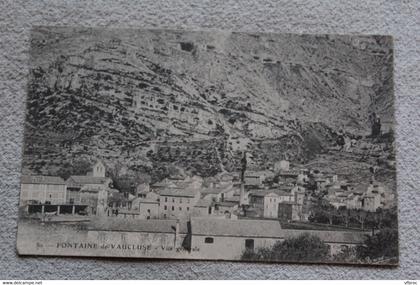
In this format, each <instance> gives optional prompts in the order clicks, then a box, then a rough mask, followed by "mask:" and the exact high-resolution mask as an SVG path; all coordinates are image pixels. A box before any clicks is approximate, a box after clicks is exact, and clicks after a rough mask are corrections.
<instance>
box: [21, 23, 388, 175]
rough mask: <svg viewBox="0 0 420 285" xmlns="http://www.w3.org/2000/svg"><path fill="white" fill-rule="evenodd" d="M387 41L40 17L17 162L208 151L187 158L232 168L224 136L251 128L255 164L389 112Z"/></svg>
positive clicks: (161, 158) (208, 168)
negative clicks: (64, 26) (182, 148)
mask: <svg viewBox="0 0 420 285" xmlns="http://www.w3.org/2000/svg"><path fill="white" fill-rule="evenodd" d="M390 48H391V42H390V39H389V38H387V37H348V36H296V35H272V34H255V35H251V34H242V33H222V32H219V33H201V32H200V33H196V32H177V31H160V30H154V31H129V30H128V31H118V30H117V31H103V30H91V29H86V30H81V29H79V30H78V29H76V30H60V29H59V28H57V29H52V30H51V29H48V30H47V29H42V28H39V29H37V30H35V31H34V34H33V40H32V50H31V52H32V55H31V56H32V63H33V66H32V68H31V77H30V84H29V90H28V101H27V128H26V147H25V159H24V167H25V168H27V169H29V170H32V171H35V172H51V171H54V169H55V168H57V167H59V165H60V163H62V161H63V160H66V161H71V160H72V159H75V158H77V157H81V156H86V157H92V158H93V157H101V158H102V159H104V160H105V161H106V160H108V161H109V162H110V163H112V161H116V160H123V161H124V162H125V163H128V164H129V165H132V166H135V167H143V168H145V169H149V170H150V169H152V168H153V167H156V164H163V163H169V162H171V163H174V164H177V165H179V166H182V167H187V166H188V165H190V166H191V165H195V164H194V163H195V162H194V161H198V159H200V160H201V161H203V160H206V159H207V161H208V163H207V164H208V165H202V164H200V163H199V164H197V165H196V166H193V167H192V168H193V169H191V171H192V172H194V173H198V174H201V175H204V176H206V175H210V174H214V173H215V172H217V171H218V170H220V168H223V167H227V168H228V169H232V170H234V169H235V168H236V166H235V161H236V160H235V157H236V156H237V155H238V154H237V153H235V152H234V151H232V149H230V147H229V144H228V143H227V142H228V141H229V139H231V138H234V137H245V138H248V139H250V140H251V141H252V143H251V144H249V145H248V146H247V148H248V151H250V152H251V153H252V154H253V156H254V157H255V160H256V161H259V163H261V164H262V165H264V164H265V163H266V162H267V161H271V160H274V159H277V158H278V157H280V156H284V153H285V152H287V153H288V156H289V158H290V159H292V160H296V161H305V160H308V159H311V157H312V156H313V155H314V154H316V153H319V152H322V151H323V149H325V147H326V145H327V144H328V142H329V140H331V136H332V133H333V131H334V130H337V129H338V128H342V129H344V130H345V131H348V132H358V133H367V132H368V131H369V124H368V117H369V114H370V113H371V112H373V111H375V112H377V113H378V114H379V115H381V116H382V118H383V121H386V120H391V119H392V106H393V98H392V78H389V76H390V74H392V73H391V72H390V71H391V68H392V65H391V62H392V50H391V49H390ZM208 141H218V142H219V143H217V146H209V145H211V144H208V143H206V142H208ZM168 142H169V143H170V142H176V143H184V144H185V145H186V146H188V145H189V144H194V145H195V146H194V147H193V148H194V150H195V151H197V152H200V153H201V154H203V153H204V154H205V155H208V156H209V157H207V156H200V155H198V156H197V155H194V154H193V152H191V155H185V156H175V157H171V159H169V158H165V157H166V156H165V155H164V154H162V153H159V152H158V151H157V149H160V150H162V148H161V147H160V146H159V145H161V144H165V143H168ZM197 142H202V143H197ZM200 148H201V149H200ZM212 148H213V149H217V150H218V152H219V153H215V154H212V153H211V149H212ZM174 149H176V147H175V148H174ZM270 152H271V153H270ZM169 153H170V152H169ZM221 157H222V158H221ZM229 161H231V162H229ZM232 161H233V162H232ZM190 168H191V167H190Z"/></svg>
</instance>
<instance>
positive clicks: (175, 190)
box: [156, 179, 201, 219]
mask: <svg viewBox="0 0 420 285" xmlns="http://www.w3.org/2000/svg"><path fill="white" fill-rule="evenodd" d="M200 183H201V181H199V180H197V179H191V180H190V179H188V180H186V181H180V182H177V183H174V185H175V186H171V187H164V188H161V189H159V190H156V193H157V194H158V195H159V216H160V218H162V219H170V218H188V217H189V216H191V214H192V210H193V207H194V205H195V204H196V203H197V201H198V200H199V199H200V196H201V193H200V188H199V187H198V185H201V184H200Z"/></svg>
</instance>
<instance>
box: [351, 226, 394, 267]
mask: <svg viewBox="0 0 420 285" xmlns="http://www.w3.org/2000/svg"><path fill="white" fill-rule="evenodd" d="M357 255H358V257H359V258H361V259H365V260H366V259H370V260H375V259H385V258H397V257H398V231H397V230H396V229H382V230H380V231H379V232H378V233H376V234H375V235H373V236H368V237H367V239H366V242H365V244H364V245H362V246H359V247H357Z"/></svg>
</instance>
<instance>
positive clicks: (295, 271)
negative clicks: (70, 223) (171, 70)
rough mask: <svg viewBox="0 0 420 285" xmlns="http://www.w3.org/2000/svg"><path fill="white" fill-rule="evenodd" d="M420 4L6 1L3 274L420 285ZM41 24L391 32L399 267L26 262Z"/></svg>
mask: <svg viewBox="0 0 420 285" xmlns="http://www.w3.org/2000/svg"><path fill="white" fill-rule="evenodd" d="M418 19H420V2H419V1H417V0H400V1H383V0H371V1H364V0H354V1H322V0H307V1H303V0H300V1H297V0H268V1H263V0H245V1H233V0H228V1H224V0H214V1H202V0H195V1H193V0H186V1H179V0H175V1H170V2H168V1H163V0H144V1H141V2H140V1H139V2H133V1H131V2H130V1H128V2H124V3H123V2H119V1H111V0H98V1H90V2H85V1H78V0H69V1H66V2H64V1H62V2H59V1H52V0H46V1H23V0H5V1H1V2H0V26H1V27H2V28H1V31H0V43H1V44H0V45H1V49H0V50H1V53H0V74H1V75H0V76H1V78H2V79H1V80H0V176H1V177H0V189H1V190H0V198H1V201H2V203H1V204H0V213H2V218H1V219H0V228H1V229H2V231H1V232H0V239H1V243H0V252H2V257H3V258H2V259H1V261H0V276H2V278H6V279H8V278H10V279H22V278H39V279H40V278H47V279H57V278H58V279H60V278H66V279H71V278H73V279H74V278H82V279H83V278H98V279H101V278H111V279H112V278H122V279H129V278H131V279H142V278H143V279H156V278H161V279H180V278H188V279H192V278H194V279H195V278H201V279H210V278H211V279H221V278H225V279H239V278H240V279H250V278H252V279H282V278H287V279H295V278H298V279H308V278H327V279H330V278H333V279H355V278H358V279H361V278H363V279H368V278H376V279H387V278H397V279H419V278H420V275H419V273H418V267H419V262H420V261H419V256H418V254H417V252H418V244H419V234H418V233H419V225H420V223H419V215H418V211H417V210H416V209H418V205H419V203H420V191H418V189H417V188H418V185H419V183H420V173H419V171H418V169H419V168H420V158H419V155H418V154H419V153H420V149H419V148H420V145H419V144H418V142H419V140H420V113H419V111H418V108H417V106H419V105H420V96H419V94H420V85H419V84H418V78H419V77H420V71H419V66H420V65H419V61H420V46H419V45H418V42H419V40H420V28H419V22H418ZM32 25H82V26H108V27H117V26H119V27H132V28H136V27H149V28H153V27H169V28H187V29H225V30H238V31H260V32H263V31H265V32H289V33H340V34H343V33H359V34H360V33H361V34H390V35H393V36H394V44H395V95H396V120H397V123H398V124H397V128H396V135H397V152H398V153H397V164H398V165H397V168H398V193H399V197H398V199H399V205H400V208H401V209H400V213H399V220H400V251H401V253H400V267H398V268H392V269H390V268H381V267H355V266H329V265H296V264H255V263H239V262H208V261H173V260H166V261H165V260H160V261H150V260H122V259H114V260H113V259H98V258H51V257H50V258H44V257H18V256H17V254H16V246H15V243H16V231H17V213H18V201H19V188H20V185H19V179H20V166H21V151H22V141H23V121H24V106H25V88H26V83H27V81H26V75H27V70H28V62H29V59H28V50H29V43H30V41H29V31H30V29H31V27H32Z"/></svg>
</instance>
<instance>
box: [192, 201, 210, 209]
mask: <svg viewBox="0 0 420 285" xmlns="http://www.w3.org/2000/svg"><path fill="white" fill-rule="evenodd" d="M212 204H213V201H210V200H205V199H200V200H198V202H197V203H196V204H195V205H194V207H199V208H207V207H210V206H211V205H212Z"/></svg>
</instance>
